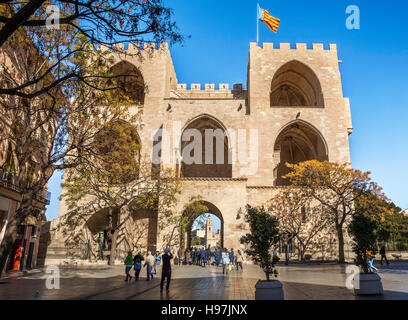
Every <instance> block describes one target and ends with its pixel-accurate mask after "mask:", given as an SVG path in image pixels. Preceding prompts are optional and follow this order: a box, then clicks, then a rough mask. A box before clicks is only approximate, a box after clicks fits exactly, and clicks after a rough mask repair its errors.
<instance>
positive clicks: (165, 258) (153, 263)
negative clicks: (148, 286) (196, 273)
mask: <svg viewBox="0 0 408 320" xmlns="http://www.w3.org/2000/svg"><path fill="white" fill-rule="evenodd" d="M171 259H173V255H172V254H171V252H170V249H169V248H166V249H165V250H164V253H163V254H160V252H159V251H156V253H155V255H152V253H151V252H150V251H148V252H147V256H146V259H145V258H144V257H143V255H142V253H141V252H138V253H137V254H136V255H135V256H134V257H133V256H132V252H131V251H129V252H128V255H127V257H126V258H125V261H124V263H125V266H126V267H125V273H126V279H125V281H129V280H132V276H131V275H130V271H131V270H132V267H133V268H134V270H135V280H136V281H137V280H139V275H140V270H141V269H142V263H143V261H144V264H143V267H146V280H147V281H150V280H152V279H153V272H154V274H157V272H158V268H159V267H160V265H162V275H161V282H160V290H163V287H164V282H165V281H166V280H167V282H166V290H167V292H169V290H170V281H171V263H170V261H171Z"/></svg>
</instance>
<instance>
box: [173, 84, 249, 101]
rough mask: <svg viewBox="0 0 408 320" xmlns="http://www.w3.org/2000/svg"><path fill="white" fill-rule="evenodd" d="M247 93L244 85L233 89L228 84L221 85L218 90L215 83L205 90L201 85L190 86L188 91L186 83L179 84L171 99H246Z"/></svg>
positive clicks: (208, 85) (207, 85)
mask: <svg viewBox="0 0 408 320" xmlns="http://www.w3.org/2000/svg"><path fill="white" fill-rule="evenodd" d="M246 94H247V91H246V90H244V89H243V85H242V83H236V84H234V85H233V88H232V89H231V88H230V86H229V84H228V83H220V84H219V85H218V88H216V86H215V84H214V83H206V84H205V85H204V88H202V87H201V84H200V83H192V84H190V89H188V87H187V84H186V83H178V84H177V87H176V88H175V89H174V90H172V92H171V94H170V97H171V98H176V99H177V98H178V99H195V98H196V99H200V98H201V99H204V98H212V99H222V98H224V99H245V98H246Z"/></svg>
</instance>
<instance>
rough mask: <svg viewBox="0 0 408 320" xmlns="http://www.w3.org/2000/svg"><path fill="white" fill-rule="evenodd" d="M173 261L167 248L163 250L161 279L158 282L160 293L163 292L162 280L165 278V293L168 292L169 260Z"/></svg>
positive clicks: (169, 277) (169, 278)
mask: <svg viewBox="0 0 408 320" xmlns="http://www.w3.org/2000/svg"><path fill="white" fill-rule="evenodd" d="M171 259H173V255H172V254H171V252H170V249H169V248H166V249H164V254H163V255H162V262H163V267H162V277H161V282H160V291H162V290H163V286H164V280H165V279H166V278H167V284H166V291H167V292H169V291H170V280H171V262H170V260H171Z"/></svg>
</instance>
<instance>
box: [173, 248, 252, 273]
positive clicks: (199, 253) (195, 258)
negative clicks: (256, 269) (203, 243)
mask: <svg viewBox="0 0 408 320" xmlns="http://www.w3.org/2000/svg"><path fill="white" fill-rule="evenodd" d="M183 257H184V259H183ZM178 258H179V260H178V264H179V265H181V264H182V261H184V264H185V265H197V266H201V267H207V266H210V265H213V266H217V267H218V266H219V265H222V266H223V272H224V273H225V272H226V271H227V272H228V270H229V271H231V270H232V269H233V268H236V270H237V271H238V270H239V269H241V270H243V262H244V257H243V254H242V252H241V250H238V251H237V253H235V252H234V249H233V248H231V249H230V250H228V249H227V248H224V249H222V248H218V249H216V248H211V247H210V246H208V247H207V248H205V247H192V248H188V249H186V250H185V251H184V254H182V252H181V250H180V249H179V251H178Z"/></svg>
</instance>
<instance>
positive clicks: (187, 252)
mask: <svg viewBox="0 0 408 320" xmlns="http://www.w3.org/2000/svg"><path fill="white" fill-rule="evenodd" d="M190 260H191V253H190V250H188V249H187V251H186V264H187V265H190Z"/></svg>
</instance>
